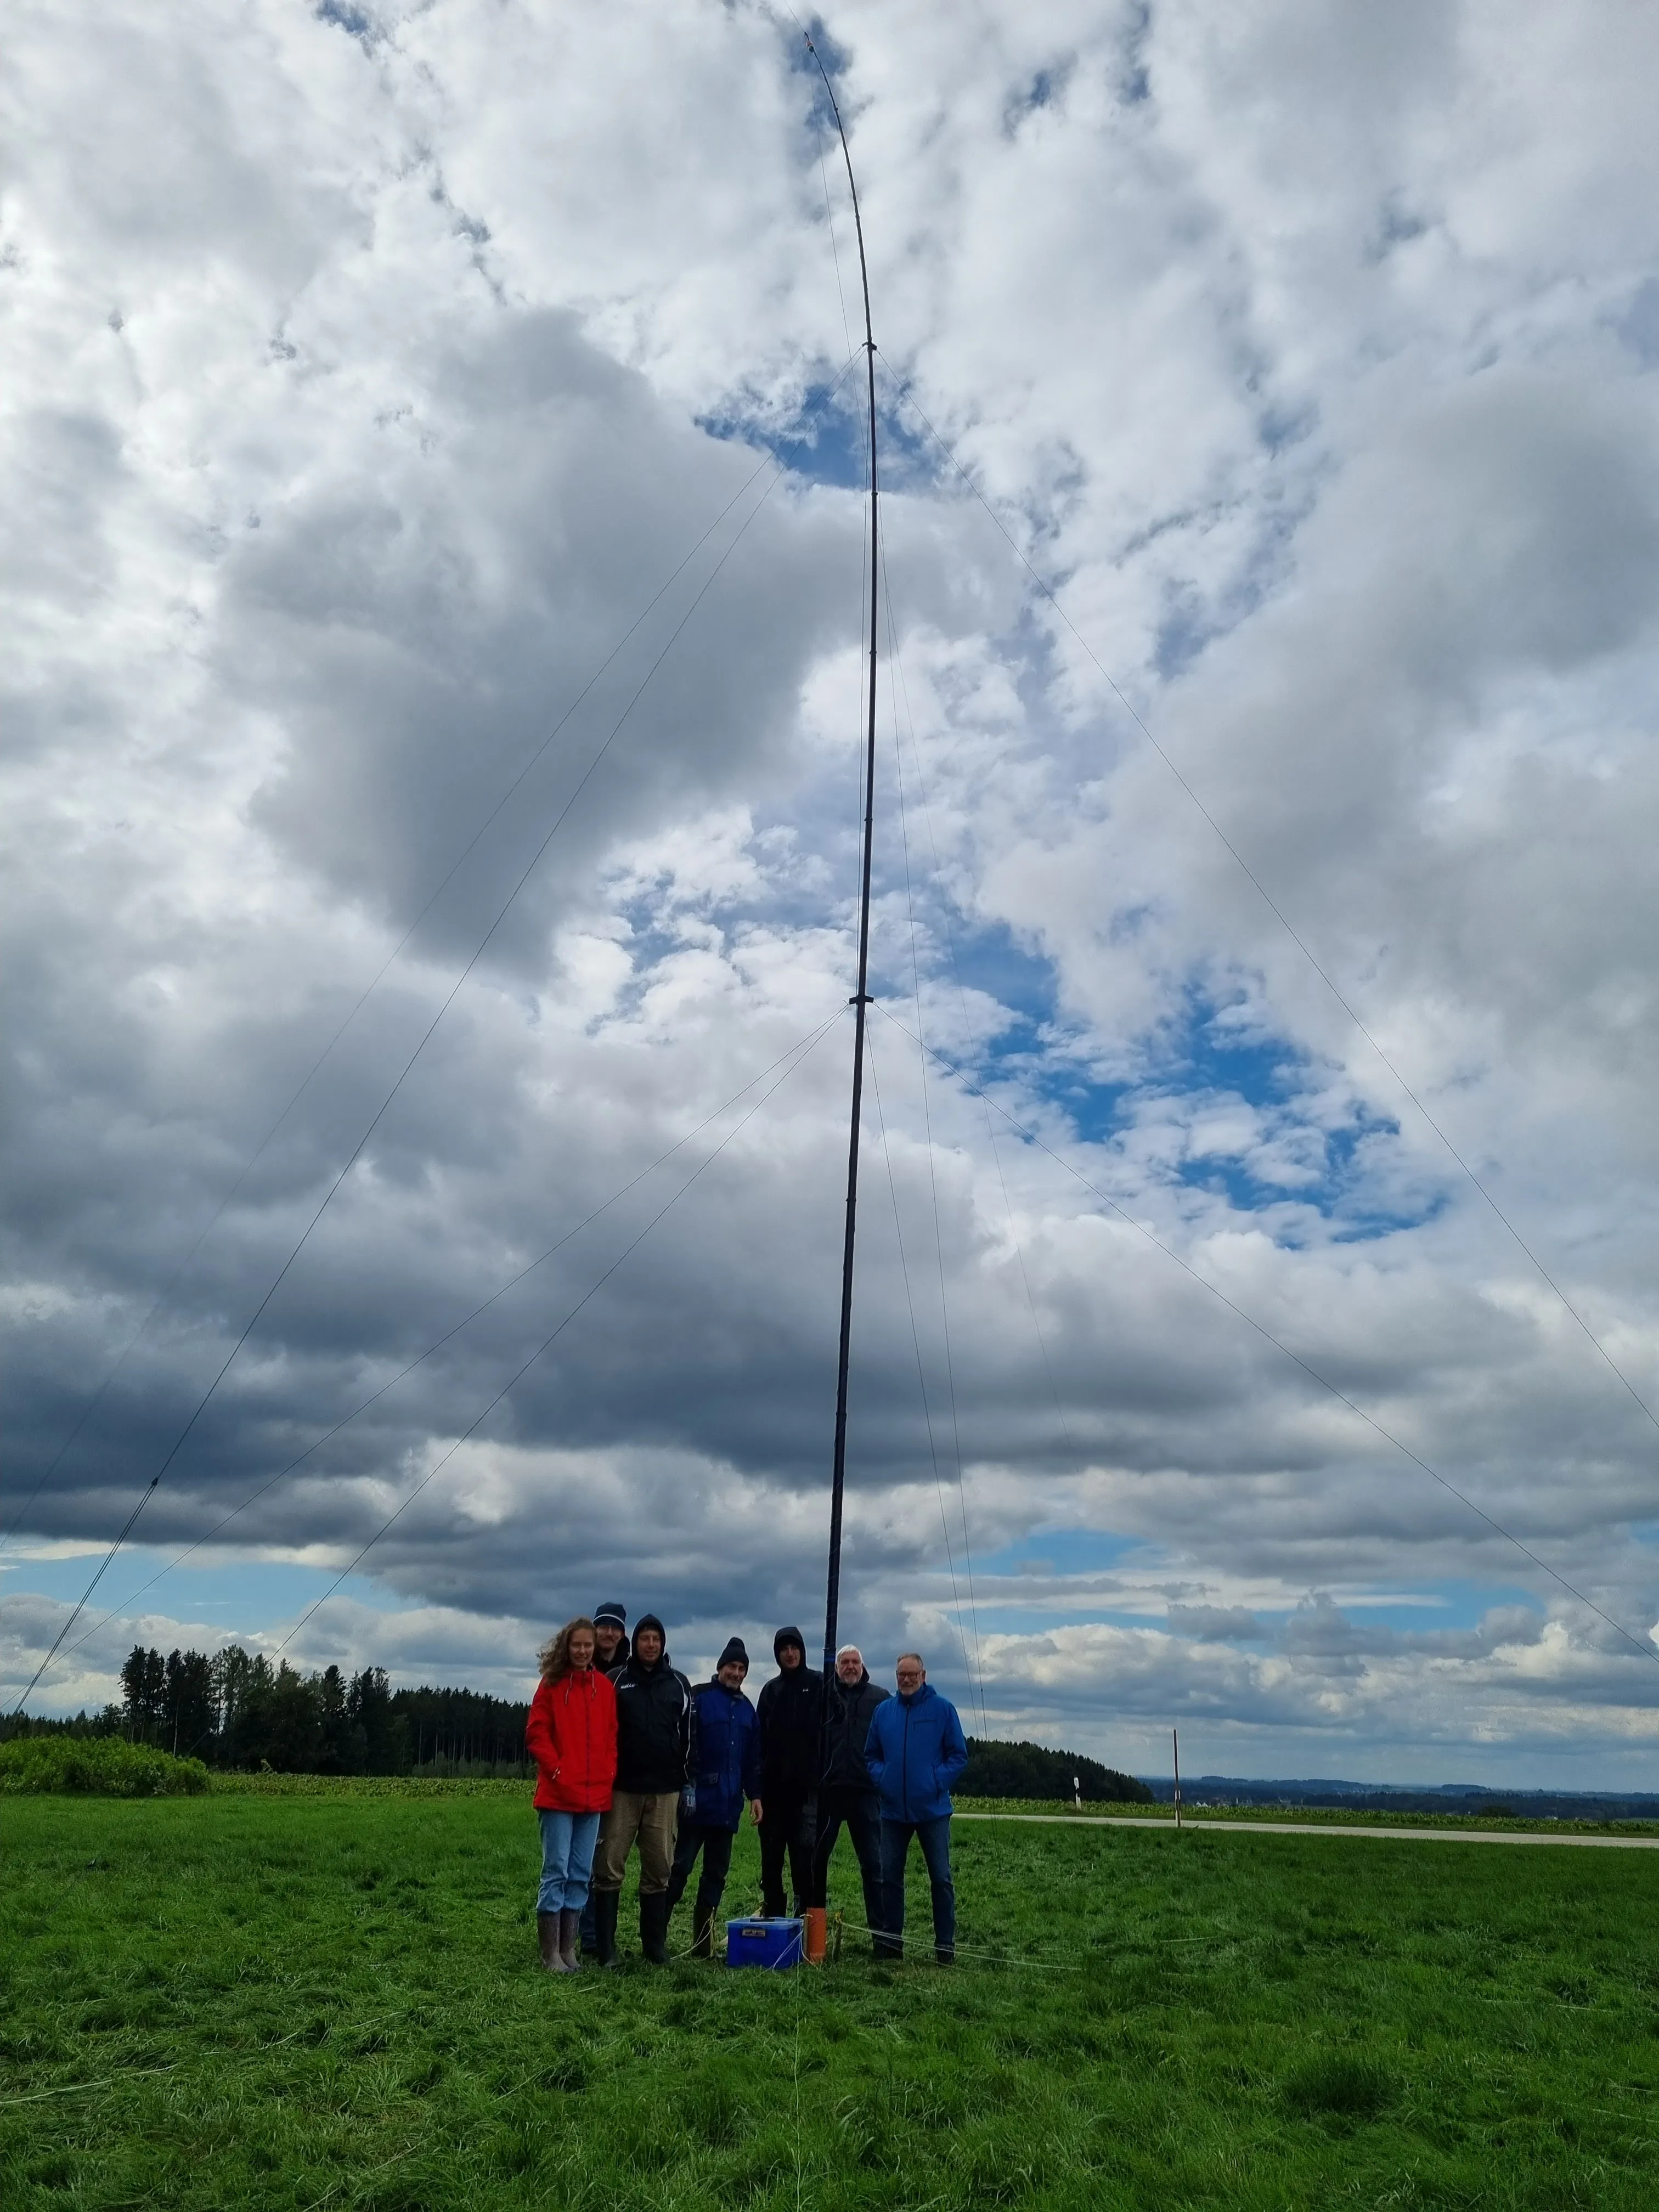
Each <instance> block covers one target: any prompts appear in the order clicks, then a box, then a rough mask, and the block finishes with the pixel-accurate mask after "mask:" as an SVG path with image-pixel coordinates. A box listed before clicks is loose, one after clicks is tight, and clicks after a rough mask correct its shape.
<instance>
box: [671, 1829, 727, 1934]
mask: <svg viewBox="0 0 1659 2212" xmlns="http://www.w3.org/2000/svg"><path fill="white" fill-rule="evenodd" d="M736 1841H737V1838H736V1837H735V1836H734V1835H733V1834H732V1831H731V1829H730V1828H700V1827H698V1826H696V1823H695V1822H694V1821H690V1820H685V1821H682V1823H681V1824H680V1836H679V1841H678V1843H677V1844H675V1846H674V1863H673V1865H672V1867H671V1869H670V1870H669V1875H668V1910H669V1911H673V1910H674V1907H675V1906H676V1905H678V1903H679V1901H680V1899H681V1898H683V1897H684V1894H685V1888H686V1884H687V1883H688V1882H689V1881H690V1879H691V1869H692V1868H693V1867H694V1866H695V1865H696V1863H697V1853H698V1852H699V1851H701V1852H702V1875H701V1876H700V1878H699V1880H698V1882H697V1896H696V1903H695V1904H694V1905H693V1906H692V1907H691V1933H692V1936H693V1938H694V1940H701V1938H702V1934H703V1931H704V1929H706V1928H707V1927H708V1923H710V1921H711V1920H713V1919H714V1916H715V1914H716V1913H717V1912H718V1911H720V1899H721V1898H722V1897H723V1896H724V1895H725V1894H726V1875H728V1874H729V1873H730V1872H731V1870H732V1844H734V1843H735V1842H736Z"/></svg>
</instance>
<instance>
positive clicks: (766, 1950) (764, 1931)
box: [726, 1920, 801, 1966]
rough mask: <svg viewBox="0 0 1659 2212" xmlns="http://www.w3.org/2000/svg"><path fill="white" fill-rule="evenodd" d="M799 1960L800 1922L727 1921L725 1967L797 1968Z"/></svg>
mask: <svg viewBox="0 0 1659 2212" xmlns="http://www.w3.org/2000/svg"><path fill="white" fill-rule="evenodd" d="M800 1960H801V1923H800V1922H799V1920H728V1921H727V1922H726V1965H727V1966H799V1964H800Z"/></svg>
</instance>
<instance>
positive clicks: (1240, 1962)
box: [0, 1784, 1659, 2212]
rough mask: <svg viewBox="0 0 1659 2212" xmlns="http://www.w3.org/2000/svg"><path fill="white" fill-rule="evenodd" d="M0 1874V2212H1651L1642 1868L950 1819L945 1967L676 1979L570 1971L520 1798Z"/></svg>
mask: <svg viewBox="0 0 1659 2212" xmlns="http://www.w3.org/2000/svg"><path fill="white" fill-rule="evenodd" d="M0 1851H3V1873H0V1975H3V1984H4V1985H3V1991H0V2059H3V2067H0V2202H3V2203H4V2204H5V2205H6V2207H7V2208H8V2212H44V2208H46V2207H53V2208H59V2207H61V2208H68V2207H71V2206H72V2207H76V2208H81V2207H88V2208H90V2207H115V2206H118V2205H119V2206H152V2205H166V2206H175V2205H176V2206H203V2207H206V2206H214V2207H219V2206H233V2205H234V2206H240V2205H255V2206H265V2205H269V2206H294V2207H307V2208H321V2207H324V2206H331V2207H347V2206H377V2207H386V2208H390V2207H410V2208H413V2207H422V2208H434V2209H435V2208H439V2207H444V2208H448V2207H461V2206H469V2207H471V2206H477V2207H478V2208H481V2212H482V2208H484V2207H490V2208H501V2207H509V2206H520V2205H532V2204H533V2205H538V2206H539V2205H548V2206H558V2207H569V2208H573V2209H574V2208H581V2212H589V2209H590V2208H591V2212H601V2208H617V2207H626V2208H629V2212H632V2209H633V2208H636V2207H638V2208H644V2207H647V2206H648V2207H651V2208H653V2212H666V2209H667V2208H673V2207H686V2208H691V2207H698V2208H701V2207H705V2206H706V2207H715V2206H719V2207H722V2208H726V2207H750V2206H752V2207H756V2208H765V2207H772V2208H778V2212H795V2208H801V2209H802V2212H805V2208H809V2207H810V2208H814V2212H818V2209H819V2208H822V2212H830V2208H836V2212H854V2208H860V2212H862V2208H866V2207H892V2208H899V2207H905V2208H914V2212H922V2208H923V2207H927V2208H930V2212H932V2208H935V2207H937V2208H951V2207H969V2206H979V2205H985V2206H992V2205H995V2206H1030V2207H1037V2206H1043V2207H1054V2208H1056V2212H1058V2208H1061V2207H1065V2208H1071V2207H1079V2208H1082V2207H1089V2208H1091V2212H1092V2208H1100V2207H1117V2206H1122V2207H1136V2208H1140V2207H1147V2208H1152V2207H1158V2208H1163V2207H1189V2206H1206V2207H1208V2206H1216V2207H1228V2208H1236V2207H1260V2208H1262V2212H1267V2208H1269V2207H1271V2208H1273V2212H1283V2208H1287V2207H1304V2206H1305V2207H1309V2208H1320V2209H1321V2212H1323V2209H1324V2208H1328V2207H1331V2206H1335V2205H1343V2206H1346V2205H1355V2206H1383V2205H1388V2206H1417V2205H1435V2206H1466V2205H1467V2206H1482V2207H1486V2206H1491V2207H1509V2206H1535V2207H1539V2208H1549V2212H1558V2208H1560V2207H1564V2206H1570V2205H1580V2204H1582V2205H1585V2206H1595V2207H1597V2208H1601V2209H1602V2212H1612V2208H1616V2207H1626V2206H1628V2207H1631V2208H1638V2207H1639V2208H1642V2212H1650V2208H1651V2207H1652V2206H1653V2205H1654V2204H1656V2203H1659V1910H1656V1905H1659V1854H1653V1853H1647V1852H1638V1851H1631V1852H1625V1851H1587V1850H1565V1849H1563V1850H1547V1849H1527V1850H1517V1849H1512V1848H1511V1849H1498V1848H1492V1849H1486V1848H1483V1847H1476V1846H1473V1845H1468V1844H1463V1845H1457V1844H1436V1843H1427V1842H1424V1843H1417V1842H1413V1843H1390V1842H1385V1841H1383V1840H1380V1839H1379V1840H1377V1841H1375V1842H1372V1841H1370V1840H1353V1839H1346V1838H1343V1839H1339V1838H1319V1837H1291V1836H1283V1835H1278V1836H1276V1835H1271V1834H1268V1835H1262V1836H1260V1837H1257V1836H1251V1835H1238V1834H1231V1833H1220V1832H1217V1833H1211V1834H1207V1835H1206V1834H1205V1833H1204V1832H1202V1831H1201V1829H1200V1830H1191V1829H1189V1830H1188V1832H1185V1833H1182V1834H1176V1832H1174V1831H1173V1830H1172V1829H1171V1828H1170V1826H1168V1825H1167V1824H1164V1825H1156V1826H1155V1825H1153V1824H1152V1823H1148V1824H1147V1826H1146V1828H1145V1829H1144V1830H1142V1829H1123V1828H1082V1827H1079V1826H1014V1825H1000V1824H996V1823H991V1822H983V1823H981V1822H975V1823H971V1824H970V1823H965V1822H964V1823H962V1824H960V1825H959V1826H958V1827H957V1838H956V1856H957V1891H958V1903H959V1916H960V1941H961V1943H962V1945H963V1953H962V1956H961V1958H960V1960H959V1962H958V1964H957V1966H956V1967H955V1968H954V1969H950V1970H941V1969H939V1968H938V1967H936V1966H933V1963H932V1957H931V1946H924V1948H923V1949H922V1951H921V1954H920V1955H919V1957H918V1958H917V1959H916V1960H915V1961H914V1962H910V1961H907V1963H906V1964H905V1965H903V1966H901V1967H891V1966H877V1965H876V1964H874V1963H873V1962H872V1960H870V1958H869V1957H868V1955H867V1947H866V1945H864V1943H863V1942H862V1941H861V1940H860V1939H859V1938H857V1937H856V1936H854V1935H852V1934H850V1933H849V1934H848V1937H847V1939H846V1949H845V1953H844V1955H843V1957H842V1960H841V1961H840V1962H839V1963H838V1964H833V1965H831V1966H828V1967H826V1968H824V1969H823V1971H821V1972H820V1971H814V1970H810V1969H809V1970H805V1971H800V1972H794V1973H790V1974H766V1973H759V1972H750V1973H728V1972H725V1971H724V1970H722V1969H721V1968H720V1967H718V1966H708V1965H704V1964H696V1963H693V1962H691V1961H690V1960H683V1961H681V1962H678V1963H677V1964H676V1965H674V1966H671V1967H670V1968H668V1969H665V1970H663V1971H660V1972H656V1971H653V1970H651V1969H649V1968H647V1967H645V1966H641V1964H640V1963H639V1960H638V1957H637V1945H636V1943H635V1941H634V1938H633V1930H632V1917H633V1916H632V1910H631V1898H625V1899H624V1910H623V1928H624V1929H625V1930H627V1931H628V1934H629V1951H630V1953H631V1954H632V1956H631V1957H630V1960H629V1964H628V1965H627V1966H626V1967H625V1968H624V1970H623V1971H622V1972H617V1973H608V1974H602V1973H600V1972H597V1971H594V1970H592V1969H591V1968H590V1969H589V1970H587V1971H586V1972H583V1973H582V1974H581V1975H580V1976H576V1977H570V1978H565V1977H555V1976H547V1975H544V1974H542V1973H540V1972H538V1971H537V1969H536V1966H535V1939H534V1929H533V1875H534V1870H535V1859H536V1847H535V1828H534V1823H533V1820H532V1814H531V1811H530V1808H529V1802H528V1791H527V1790H526V1789H524V1788H523V1787H521V1786H519V1785H516V1784H500V1785H482V1786H478V1787H476V1788H472V1789H470V1790H468V1789H457V1790H449V1791H445V1790H440V1789H432V1788H428V1789H427V1790H423V1791H420V1792H416V1793H411V1792H406V1791H400V1790H398V1789H397V1787H396V1786H395V1785H386V1784H380V1785H378V1786H376V1785H367V1786H364V1787H362V1788H360V1789H358V1790H352V1789H351V1788H350V1787H349V1786H345V1787H340V1788H337V1789H335V1790H319V1791H316V1792H315V1793H313V1794H277V1793H272V1794H259V1793H258V1792H251V1793H246V1794H235V1795H228V1794H220V1793H216V1794H214V1795H212V1796H205V1797H197V1798H170V1799H157V1800H150V1801H137V1802H128V1801H112V1800H106V1799H99V1798H84V1799H78V1800H77V1799H70V1798H63V1797H32V1798H12V1799H9V1800H8V1801H6V1802H5V1803H4V1806H3V1810H0ZM840 1877H841V1878H840V1881H839V1885H838V1888H837V1891H836V1894H835V1895H834V1896H833V1897H832V1899H831V1903H832V1906H833V1905H841V1906H843V1907H845V1908H846V1911H847V1913H848V1918H849V1919H852V1918H855V1917H857V1911H858V1905H857V1898H858V1892H857V1884H856V1879H855V1876H854V1869H853V1865H852V1861H851V1858H850V1855H849V1856H848V1857H847V1858H846V1860H845V1863H844V1864H842V1866H841V1867H840ZM756 1883H757V1857H756V1852H755V1846H754V1844H753V1841H752V1838H750V1836H749V1835H747V1834H745V1836H744V1838H743V1840H742V1842H741V1843H740V1844H739V1847H738V1856H737V1859H736V1862H735V1864H734V1869H733V1880H732V1887H731V1888H730V1890H729V1891H728V1893H727V1904H728V1908H729V1909H731V1910H733V1911H735V1910H740V1909H746V1908H747V1907H748V1906H749V1905H751V1904H752V1902H753V1898H754V1893H755V1888H756ZM909 1916H910V1922H911V1926H912V1929H913V1930H914V1929H917V1928H921V1929H922V1930H924V1931H925V1930H926V1928H927V1903H926V1893H925V1888H924V1887H923V1886H922V1884H921V1881H920V1880H919V1879H918V1880H917V1881H915V1882H914V1883H913V1887H912V1890H911V1893H910V1899H909ZM689 1938H690V1909H689V1906H684V1907H682V1909H681V1911H680V1912H679V1913H678V1915H677V1916H676V1920H675V1929H674V1940H675V1941H676V1942H677V1943H679V1944H683V1943H684V1942H688V1941H689Z"/></svg>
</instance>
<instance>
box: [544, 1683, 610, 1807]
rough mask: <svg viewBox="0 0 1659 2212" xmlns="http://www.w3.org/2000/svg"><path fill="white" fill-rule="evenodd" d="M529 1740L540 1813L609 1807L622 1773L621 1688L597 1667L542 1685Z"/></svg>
mask: <svg viewBox="0 0 1659 2212" xmlns="http://www.w3.org/2000/svg"><path fill="white" fill-rule="evenodd" d="M524 1740H525V1745H526V1748H527V1750H528V1751H529V1753H530V1755H531V1757H532V1759H534V1760H535V1762H536V1809H537V1811H538V1812H539V1813H608V1812H609V1811H610V1810H611V1784H613V1783H614V1782H615V1780H616V1778H617V1693H616V1692H615V1691H614V1690H613V1689H612V1688H611V1684H610V1682H609V1680H607V1679H606V1677H605V1675H603V1674H600V1672H599V1668H597V1667H573V1668H571V1670H570V1672H569V1673H568V1674H566V1675H564V1676H563V1677H562V1679H561V1680H558V1681H556V1682H544V1683H542V1684H541V1685H540V1686H539V1687H538V1690H537V1692H536V1695H535V1699H534V1700H533V1702H532V1705H531V1708H530V1718H529V1720H528V1721H527V1722H526V1725H525V1732H524Z"/></svg>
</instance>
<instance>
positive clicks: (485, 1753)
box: [8, 1644, 529, 1774]
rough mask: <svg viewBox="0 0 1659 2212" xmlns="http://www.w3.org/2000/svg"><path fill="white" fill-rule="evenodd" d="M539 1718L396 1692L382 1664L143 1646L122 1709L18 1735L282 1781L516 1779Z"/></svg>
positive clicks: (475, 1702) (472, 1696)
mask: <svg viewBox="0 0 1659 2212" xmlns="http://www.w3.org/2000/svg"><path fill="white" fill-rule="evenodd" d="M528 1711H529V1708H528V1706H527V1705H525V1704H523V1703H522V1702H519V1703H515V1702H513V1700H512V1699H506V1698H492V1697H489V1696H488V1695H487V1694H485V1693H484V1692H481V1691H477V1690H455V1689H428V1688H422V1689H417V1690H416V1689H408V1690H394V1689H392V1687H391V1686H390V1684H389V1683H388V1681H387V1680H386V1670H385V1668H380V1667H366V1668H363V1670H362V1673H361V1674H344V1673H343V1672H342V1670H341V1669H340V1668H338V1667H325V1668H323V1670H322V1671H321V1672H320V1673H319V1674H301V1673H300V1672H299V1671H298V1669H297V1668H293V1667H290V1666H289V1664H288V1662H286V1661H285V1660H282V1661H279V1662H277V1663H276V1665H275V1666H274V1667H273V1666H272V1664H271V1662H270V1660H269V1659H267V1658H266V1657H265V1656H264V1653H263V1652H250V1651H244V1650H242V1649H241V1648H240V1646H239V1645H237V1644H228V1645H227V1646H226V1648H225V1649H224V1650H222V1651H216V1652H213V1653H212V1654H208V1653H206V1652H202V1651H169V1652H167V1654H166V1655H165V1656H164V1655H163V1654H162V1653H161V1652H160V1651H157V1650H149V1649H146V1647H145V1646H144V1645H143V1644H135V1645H134V1647H133V1649H132V1650H131V1652H130V1653H129V1655H128V1656H127V1660H126V1662H125V1665H124V1666H123V1668H122V1669H121V1702H120V1704H119V1705H106V1707H105V1708H104V1710H103V1711H101V1712H100V1713H92V1714H88V1713H81V1714H78V1715H77V1716H76V1717H75V1719H73V1720H68V1721H47V1720H33V1721H25V1722H22V1723H19V1724H15V1725H14V1726H13V1728H12V1729H9V1731H8V1733H9V1734H13V1735H16V1734H29V1735H57V1734H60V1733H67V1734H70V1735H120V1736H124V1737H125V1738H126V1740H127V1741H129V1742H131V1743H145V1744H154V1745H155V1746H157V1747H159V1748H160V1749H161V1750H162V1751H168V1752H173V1753H176V1754H177V1756H178V1757H179V1758H180V1759H186V1758H188V1759H203V1760H204V1761H205V1762H206V1763H207V1765H210V1766H222V1767H234V1768H242V1769H248V1768H252V1769H256V1770H257V1769H258V1768H260V1767H264V1766H269V1767H270V1768H271V1769H272V1770H273V1771H276V1772H277V1773H283V1774H406V1773H410V1772H412V1771H430V1772H436V1773H441V1774H517V1773H521V1772H523V1771H525V1762H524V1728H525V1719H526V1715H527V1713H528Z"/></svg>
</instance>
